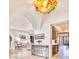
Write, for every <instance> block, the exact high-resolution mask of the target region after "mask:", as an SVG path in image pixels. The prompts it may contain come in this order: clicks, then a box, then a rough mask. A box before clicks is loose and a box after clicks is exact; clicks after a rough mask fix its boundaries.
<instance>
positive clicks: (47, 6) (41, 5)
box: [34, 0, 57, 14]
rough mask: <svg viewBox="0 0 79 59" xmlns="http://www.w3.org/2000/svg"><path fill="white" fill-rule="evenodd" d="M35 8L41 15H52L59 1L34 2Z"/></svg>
mask: <svg viewBox="0 0 79 59" xmlns="http://www.w3.org/2000/svg"><path fill="white" fill-rule="evenodd" d="M34 6H35V8H36V10H37V11H39V12H41V13H44V14H46V13H50V12H51V11H53V10H54V9H55V7H56V6H57V0H34Z"/></svg>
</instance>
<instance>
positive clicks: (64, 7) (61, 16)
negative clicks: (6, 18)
mask: <svg viewBox="0 0 79 59" xmlns="http://www.w3.org/2000/svg"><path fill="white" fill-rule="evenodd" d="M57 2H58V4H57V7H56V9H55V10H54V11H52V12H51V13H50V14H45V15H44V14H41V13H40V12H37V11H36V10H35V7H34V5H33V0H10V22H9V23H10V29H16V30H18V29H20V30H25V31H29V30H33V29H40V28H42V26H43V24H44V23H45V22H46V21H47V20H52V22H55V21H57V20H62V21H63V20H69V19H68V13H69V7H68V5H69V0H57ZM53 20H54V21H53ZM62 27H63V26H62ZM63 30H64V29H63Z"/></svg>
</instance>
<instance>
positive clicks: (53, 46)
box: [52, 45, 59, 56]
mask: <svg viewBox="0 0 79 59" xmlns="http://www.w3.org/2000/svg"><path fill="white" fill-rule="evenodd" d="M58 49H59V46H58V45H52V56H54V55H55V54H57V53H58V51H59V50H58Z"/></svg>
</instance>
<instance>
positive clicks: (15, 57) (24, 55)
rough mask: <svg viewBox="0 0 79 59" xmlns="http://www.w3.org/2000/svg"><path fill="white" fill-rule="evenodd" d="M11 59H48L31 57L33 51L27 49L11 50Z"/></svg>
mask: <svg viewBox="0 0 79 59" xmlns="http://www.w3.org/2000/svg"><path fill="white" fill-rule="evenodd" d="M10 59H46V58H44V57H38V56H34V55H31V51H28V50H27V49H26V48H19V49H15V50H10ZM50 59H60V57H59V56H58V55H55V56H54V57H52V58H50Z"/></svg>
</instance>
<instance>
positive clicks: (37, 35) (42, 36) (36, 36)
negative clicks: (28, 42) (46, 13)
mask: <svg viewBox="0 0 79 59" xmlns="http://www.w3.org/2000/svg"><path fill="white" fill-rule="evenodd" d="M44 37H45V34H44V33H42V34H35V39H44Z"/></svg>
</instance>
